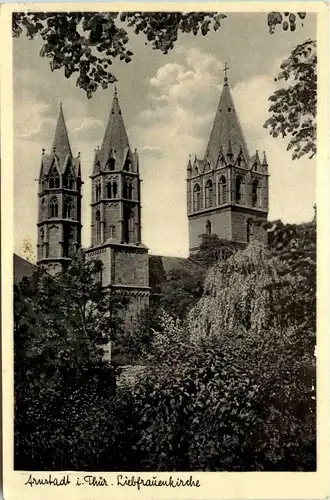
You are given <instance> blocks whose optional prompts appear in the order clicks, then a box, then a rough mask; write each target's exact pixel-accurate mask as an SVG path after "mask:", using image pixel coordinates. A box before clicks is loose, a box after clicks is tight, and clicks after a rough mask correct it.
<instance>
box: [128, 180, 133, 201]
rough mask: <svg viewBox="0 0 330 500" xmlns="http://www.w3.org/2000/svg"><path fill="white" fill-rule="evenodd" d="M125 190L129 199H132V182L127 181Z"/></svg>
mask: <svg viewBox="0 0 330 500" xmlns="http://www.w3.org/2000/svg"><path fill="white" fill-rule="evenodd" d="M127 191H128V193H127V194H128V198H129V199H130V200H132V199H133V185H132V182H129V183H128V186H127Z"/></svg>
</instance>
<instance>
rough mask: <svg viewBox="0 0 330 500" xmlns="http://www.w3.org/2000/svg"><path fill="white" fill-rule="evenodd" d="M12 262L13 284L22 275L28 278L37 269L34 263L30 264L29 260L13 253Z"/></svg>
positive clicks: (17, 281)
mask: <svg viewBox="0 0 330 500" xmlns="http://www.w3.org/2000/svg"><path fill="white" fill-rule="evenodd" d="M13 264H14V283H15V284H17V283H19V282H20V281H21V280H22V279H23V278H24V277H26V278H28V277H29V276H31V275H32V274H33V273H34V272H35V271H36V270H37V267H36V266H35V265H34V264H31V262H29V261H28V260H25V259H23V258H22V257H20V256H19V255H16V254H15V253H14V256H13Z"/></svg>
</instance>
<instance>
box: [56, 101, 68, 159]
mask: <svg viewBox="0 0 330 500" xmlns="http://www.w3.org/2000/svg"><path fill="white" fill-rule="evenodd" d="M52 151H53V152H54V153H56V155H57V156H58V157H59V159H60V161H61V163H62V162H64V160H65V158H66V157H67V155H72V153H71V147H70V142H69V136H68V132H67V129H66V125H65V120H64V115H63V107H62V102H61V103H60V113H59V115H58V120H57V125H56V129H55V134H54V140H53V146H52Z"/></svg>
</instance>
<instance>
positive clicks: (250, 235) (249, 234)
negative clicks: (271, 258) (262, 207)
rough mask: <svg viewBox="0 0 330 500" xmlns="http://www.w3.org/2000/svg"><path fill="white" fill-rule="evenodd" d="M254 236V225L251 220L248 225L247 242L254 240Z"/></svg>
mask: <svg viewBox="0 0 330 500" xmlns="http://www.w3.org/2000/svg"><path fill="white" fill-rule="evenodd" d="M252 235H253V225H252V222H251V221H250V220H248V221H247V223H246V241H247V242H248V243H249V242H250V241H251V239H252Z"/></svg>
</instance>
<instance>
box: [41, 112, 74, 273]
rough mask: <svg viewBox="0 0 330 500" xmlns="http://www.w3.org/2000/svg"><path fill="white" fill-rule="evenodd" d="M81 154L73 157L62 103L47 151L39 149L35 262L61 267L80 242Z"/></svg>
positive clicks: (55, 269)
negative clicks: (40, 154) (51, 142)
mask: <svg viewBox="0 0 330 500" xmlns="http://www.w3.org/2000/svg"><path fill="white" fill-rule="evenodd" d="M82 184H83V183H82V180H81V168H80V155H78V157H77V158H74V157H73V155H72V152H71V147H70V142H69V137H68V132H67V129H66V125H65V120H64V116H63V109H62V104H61V105H60V113H59V117H58V121H57V125H56V130H55V135H54V141H53V146H52V150H51V152H50V154H45V150H44V149H43V151H42V157H41V167H40V175H39V189H38V202H39V210H38V222H37V226H38V243H37V256H38V257H37V263H38V264H39V265H43V266H45V267H46V268H47V270H48V271H49V272H50V273H51V274H55V273H57V272H58V271H61V270H62V268H63V266H65V265H66V264H67V263H68V262H70V259H71V257H72V255H73V254H74V253H75V252H76V251H77V250H78V248H79V247H80V245H81V186H82Z"/></svg>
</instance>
